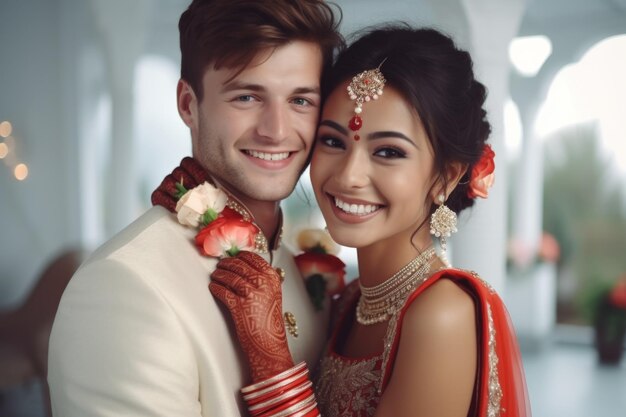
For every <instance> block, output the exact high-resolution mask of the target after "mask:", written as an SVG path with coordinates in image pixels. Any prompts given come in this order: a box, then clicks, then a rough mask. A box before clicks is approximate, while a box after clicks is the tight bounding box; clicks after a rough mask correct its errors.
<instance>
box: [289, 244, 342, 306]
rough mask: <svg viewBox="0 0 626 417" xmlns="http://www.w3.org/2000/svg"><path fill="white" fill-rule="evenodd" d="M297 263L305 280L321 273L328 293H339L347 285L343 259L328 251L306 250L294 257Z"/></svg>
mask: <svg viewBox="0 0 626 417" xmlns="http://www.w3.org/2000/svg"><path fill="white" fill-rule="evenodd" d="M294 260H295V261H296V265H297V266H298V269H299V270H300V273H301V274H302V276H303V277H304V279H305V280H307V279H309V278H310V277H313V276H315V275H320V276H321V277H322V278H323V279H324V281H325V282H326V293H327V294H329V295H331V296H332V295H335V294H339V293H340V292H341V291H342V290H343V289H344V287H345V286H346V284H345V282H344V277H345V275H346V271H345V267H346V264H344V263H343V262H342V261H341V259H339V258H337V257H336V256H334V255H329V254H327V253H316V252H304V253H301V254H300V255H298V256H296V257H294Z"/></svg>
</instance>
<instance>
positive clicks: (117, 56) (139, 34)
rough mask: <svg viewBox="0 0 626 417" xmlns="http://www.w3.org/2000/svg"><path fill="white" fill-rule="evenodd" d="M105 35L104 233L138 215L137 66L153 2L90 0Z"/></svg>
mask: <svg viewBox="0 0 626 417" xmlns="http://www.w3.org/2000/svg"><path fill="white" fill-rule="evenodd" d="M92 4H93V8H94V13H95V16H96V22H97V24H98V26H99V29H100V33H101V35H102V41H103V45H104V51H105V60H106V63H107V71H108V75H109V77H108V79H109V87H110V92H111V106H112V109H111V114H112V118H111V148H110V149H111V155H110V159H109V167H108V169H107V170H106V171H107V178H105V182H106V193H105V195H104V199H103V201H104V202H105V215H104V218H105V232H106V234H107V236H106V237H110V236H111V235H112V234H114V233H116V232H118V231H119V230H121V229H122V228H123V227H124V226H126V225H127V224H128V223H130V221H131V220H133V219H134V218H135V217H136V215H137V210H138V207H139V192H138V184H137V181H138V180H137V172H136V171H137V170H136V167H135V160H136V159H135V156H134V154H135V146H134V145H135V140H134V126H133V113H134V105H133V103H134V98H133V96H134V91H133V89H134V88H133V85H134V70H135V64H136V62H137V59H138V58H139V56H140V54H141V51H142V48H143V45H144V39H145V34H146V30H147V24H148V22H149V13H150V11H151V9H152V6H153V4H152V2H150V1H149V0H133V1H127V0H92Z"/></svg>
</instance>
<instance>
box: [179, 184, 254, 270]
mask: <svg viewBox="0 0 626 417" xmlns="http://www.w3.org/2000/svg"><path fill="white" fill-rule="evenodd" d="M176 190H177V194H176V198H177V199H178V201H177V203H176V217H177V219H178V222H179V223H180V224H182V225H183V226H188V227H193V228H197V229H200V230H199V232H198V234H197V235H196V238H195V243H196V245H197V246H198V248H199V249H200V252H201V253H202V254H203V255H205V256H213V257H217V258H223V257H226V256H235V255H237V253H239V252H240V251H242V250H246V251H255V239H256V238H257V235H258V234H259V232H260V230H259V228H258V227H257V226H256V225H254V224H253V223H252V222H251V221H249V220H245V219H244V218H243V216H242V215H241V214H239V213H238V212H236V211H235V210H233V209H231V208H229V207H227V206H226V204H227V202H228V195H227V194H226V193H225V192H224V191H222V190H220V189H219V188H217V187H214V186H213V185H211V184H209V183H208V182H206V181H205V182H204V183H202V184H200V185H198V186H197V187H195V188H192V189H191V190H187V189H186V188H185V187H184V186H183V184H182V180H181V182H177V183H176Z"/></svg>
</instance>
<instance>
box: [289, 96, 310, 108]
mask: <svg viewBox="0 0 626 417" xmlns="http://www.w3.org/2000/svg"><path fill="white" fill-rule="evenodd" d="M291 102H292V103H293V104H295V105H296V106H303V107H308V106H312V105H313V103H312V102H311V100H309V99H306V98H304V97H296V98H294V99H293V100H291Z"/></svg>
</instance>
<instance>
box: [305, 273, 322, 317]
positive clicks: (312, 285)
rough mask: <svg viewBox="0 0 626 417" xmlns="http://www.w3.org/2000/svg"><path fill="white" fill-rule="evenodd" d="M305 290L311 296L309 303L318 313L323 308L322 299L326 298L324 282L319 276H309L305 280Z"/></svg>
mask: <svg viewBox="0 0 626 417" xmlns="http://www.w3.org/2000/svg"><path fill="white" fill-rule="evenodd" d="M306 290H307V291H308V292H309V295H310V296H311V301H313V305H314V306H315V309H316V310H318V311H320V310H322V309H323V308H324V298H326V280H325V279H324V277H323V276H322V275H321V274H315V275H311V276H310V277H309V278H308V279H307V280H306Z"/></svg>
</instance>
